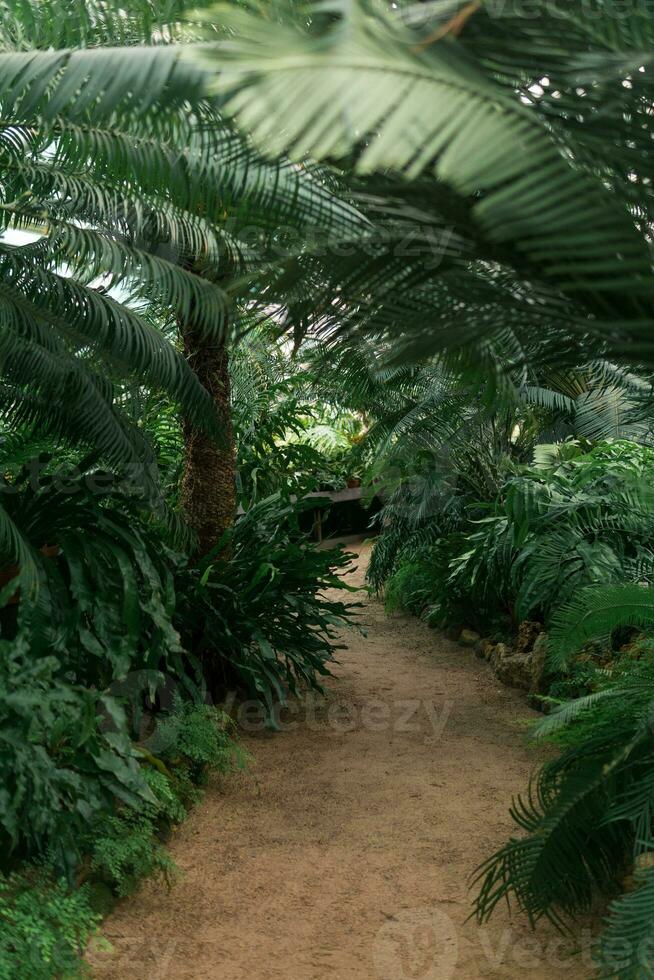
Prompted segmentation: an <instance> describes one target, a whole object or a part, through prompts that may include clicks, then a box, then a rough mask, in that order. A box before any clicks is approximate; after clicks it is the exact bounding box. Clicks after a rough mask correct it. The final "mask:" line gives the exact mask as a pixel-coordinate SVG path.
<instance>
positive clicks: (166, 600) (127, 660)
mask: <svg viewBox="0 0 654 980" xmlns="http://www.w3.org/2000/svg"><path fill="white" fill-rule="evenodd" d="M41 465H42V466H43V467H45V466H46V461H45V460H42V461H41ZM3 491H4V492H3V493H2V495H1V496H2V501H1V503H2V506H1V507H0V544H2V545H4V547H3V548H2V554H3V560H4V561H5V562H6V563H7V564H10V562H12V561H16V562H18V564H19V566H20V575H19V579H17V580H16V582H15V583H14V584H15V585H16V586H17V585H19V584H20V587H21V599H20V602H18V603H14V604H11V603H9V604H6V603H7V602H8V600H9V599H10V598H11V595H12V593H13V592H14V591H15V588H12V583H11V582H10V583H9V584H8V585H6V587H5V590H4V609H3V610H2V617H1V620H0V628H1V630H2V634H3V635H4V636H5V637H7V638H8V639H14V640H20V639H22V638H25V640H26V641H27V642H29V644H30V648H31V650H32V654H33V656H35V657H36V656H43V655H54V656H57V657H58V658H59V659H60V661H61V664H62V670H63V671H64V672H65V673H66V674H68V675H70V674H73V675H74V677H75V680H76V682H77V683H80V684H84V685H87V686H88V685H94V686H95V687H99V688H104V687H106V686H107V685H108V684H109V683H111V681H113V680H114V679H116V678H120V677H123V676H124V675H125V674H126V673H127V672H128V671H130V670H138V669H159V668H160V667H161V666H162V665H166V666H167V668H168V669H169V670H173V669H181V667H182V660H181V655H182V650H181V646H180V643H179V636H178V635H177V633H176V632H175V630H174V629H173V627H172V624H171V619H172V613H173V608H174V589H173V576H172V573H171V570H170V561H169V560H167V554H168V553H167V551H166V548H165V547H164V544H163V542H162V539H161V536H160V535H159V534H158V533H157V531H156V528H155V527H154V525H153V523H152V519H151V515H150V516H149V515H148V512H147V510H144V509H143V508H142V507H141V506H140V504H139V501H138V499H137V498H136V497H135V496H134V495H133V494H130V493H129V492H128V491H127V487H125V486H123V487H122V488H121V485H120V484H119V483H118V482H117V480H116V478H115V477H114V476H113V475H112V474H110V473H106V472H104V471H101V470H98V469H97V467H93V466H92V465H91V463H90V462H89V463H84V462H82V463H81V464H80V465H79V466H78V467H77V469H76V470H75V471H74V472H72V473H70V474H66V473H62V472H59V471H58V472H52V473H51V472H48V471H47V468H46V469H45V470H43V471H42V472H40V474H39V475H38V478H37V479H36V481H35V479H34V473H33V472H32V471H31V468H30V467H24V468H22V469H21V470H20V471H19V472H18V473H17V474H16V476H15V477H14V478H13V480H12V481H11V483H9V484H5V485H4V487H3ZM44 545H48V546H55V547H56V548H58V554H57V555H56V556H53V557H45V556H44V555H43V554H42V553H41V551H40V550H39V549H40V548H41V547H42V546H44Z"/></svg>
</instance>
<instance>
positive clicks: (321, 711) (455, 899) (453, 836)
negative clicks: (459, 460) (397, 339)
mask: <svg viewBox="0 0 654 980" xmlns="http://www.w3.org/2000/svg"><path fill="white" fill-rule="evenodd" d="M359 550H360V551H361V556H360V561H359V568H358V571H357V573H356V577H357V578H358V579H359V580H361V579H362V575H363V567H364V564H365V561H366V558H367V550H366V549H365V548H362V549H359ZM361 620H362V622H363V624H364V625H365V628H366V630H367V637H363V636H361V635H359V634H357V633H355V632H352V633H348V634H347V635H346V636H345V637H344V642H346V643H347V650H344V651H342V653H341V655H340V660H341V664H340V666H339V667H338V669H337V670H336V678H334V679H331V680H330V681H329V682H328V685H327V686H328V695H327V698H326V700H325V701H320V700H317V699H315V700H310V701H309V702H308V703H307V705H304V706H299V705H296V706H295V709H294V710H293V711H292V712H290V713H289V714H288V716H287V718H286V722H285V724H284V728H283V730H282V731H280V732H279V733H277V734H275V735H269V734H267V733H264V732H259V733H252V734H250V735H249V736H247V737H246V738H245V742H246V744H247V747H248V749H249V751H250V752H251V753H252V755H253V756H254V759H255V763H254V765H253V767H251V769H250V771H249V772H248V773H243V774H238V775H235V776H230V777H228V778H223V779H216V780H215V781H214V782H213V783H212V784H211V785H210V787H209V789H208V791H207V793H206V795H205V797H204V800H203V802H202V803H201V805H200V806H199V807H198V808H197V809H196V810H195V811H194V812H193V813H192V815H191V817H190V818H189V820H188V821H187V822H186V823H185V824H184V825H183V826H182V827H181V828H180V829H179V831H178V832H177V833H176V834H175V835H174V838H173V840H172V842H171V850H172V854H173V857H174V859H175V861H176V862H177V864H178V865H179V867H180V868H181V870H182V872H183V876H182V878H181V880H180V881H179V882H178V883H177V884H175V885H174V886H173V888H172V889H171V890H170V891H168V890H167V889H166V886H165V885H163V884H157V883H151V882H148V883H146V884H144V885H143V886H142V888H141V889H140V891H139V892H138V894H137V895H135V896H134V897H133V898H131V899H129V900H128V901H125V902H124V903H122V904H121V905H120V907H119V908H118V909H117V910H116V911H115V912H114V913H113V915H111V916H110V918H109V919H108V920H107V921H106V922H105V924H104V929H103V934H104V936H105V937H106V938H107V939H108V940H109V941H110V943H111V944H112V946H113V953H111V954H109V953H103V952H97V951H96V952H93V953H92V954H91V955H90V956H89V959H90V960H91V962H92V965H93V976H94V977H96V978H112V980H137V978H138V980H268V978H270V980H327V978H329V980H406V978H411V980H451V978H453V980H473V978H489V980H514V978H515V980H518V978H523V977H527V976H528V977H530V978H538V980H550V978H552V980H554V978H561V977H565V978H566V980H582V978H585V977H589V976H592V971H591V969H590V967H589V939H590V936H589V934H588V932H587V930H585V929H580V930H579V932H578V934H577V935H576V937H575V939H574V941H573V942H572V943H565V942H564V941H562V940H561V939H560V938H559V937H558V935H557V933H555V932H554V931H553V930H552V929H551V928H549V927H547V926H543V927H539V929H538V930H537V931H536V933H531V932H530V931H529V929H528V928H527V927H526V925H525V923H524V921H523V920H522V919H521V917H520V916H519V915H518V914H516V915H515V916H514V917H513V918H511V916H510V915H509V913H508V911H507V910H506V909H505V908H502V909H500V910H499V911H498V912H497V913H496V915H495V916H494V918H493V919H492V920H491V923H490V924H489V925H486V926H483V927H481V928H480V927H479V926H478V925H477V924H476V923H474V922H471V921H466V920H467V917H468V915H469V913H470V892H469V876H470V874H471V872H472V871H473V870H474V869H475V867H476V866H477V865H478V864H479V863H480V862H481V861H482V860H483V859H484V858H486V857H487V856H488V855H489V854H490V853H491V852H492V851H493V850H494V849H495V848H496V847H498V846H499V845H500V844H502V843H503V842H504V841H505V840H506V839H507V837H508V835H509V833H510V832H511V820H510V817H509V814H508V806H509V804H510V801H511V797H512V795H514V794H516V793H518V792H521V791H522V790H523V789H524V788H525V786H526V782H527V778H528V774H529V771H530V769H531V767H532V766H533V765H534V763H535V762H536V761H537V756H536V755H535V753H534V750H533V749H529V748H527V747H526V744H525V734H524V732H525V723H526V721H527V720H528V719H529V718H530V717H532V716H533V715H534V713H533V712H532V711H530V709H528V708H527V707H526V705H525V702H524V698H523V696H522V695H521V694H520V693H518V692H515V691H511V690H508V689H507V688H504V687H502V686H500V685H499V684H498V682H497V681H496V680H495V678H494V677H493V675H492V674H491V672H490V670H489V668H488V667H487V665H486V664H485V663H482V662H481V661H480V660H478V659H477V658H476V657H475V656H474V653H473V652H472V651H468V650H465V649H462V648H461V647H459V646H458V645H457V644H455V643H452V642H450V641H448V640H447V639H445V638H443V637H442V636H441V635H439V634H438V633H435V632H434V631H431V630H429V629H428V628H427V627H426V626H425V625H424V624H423V623H421V622H419V621H417V620H415V619H412V618H405V617H390V618H389V617H387V616H386V615H385V613H384V610H383V607H382V606H381V605H380V604H379V603H378V602H376V601H375V600H373V599H370V600H367V601H366V604H365V608H364V609H363V611H362V616H361Z"/></svg>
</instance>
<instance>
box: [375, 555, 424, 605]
mask: <svg viewBox="0 0 654 980" xmlns="http://www.w3.org/2000/svg"><path fill="white" fill-rule="evenodd" d="M433 592H434V570H433V568H432V567H431V566H430V565H429V564H428V563H427V562H425V561H413V562H409V563H407V564H406V565H401V566H400V568H398V569H397V571H396V572H395V573H394V574H393V575H392V576H391V578H390V579H389V581H388V583H387V585H386V593H385V600H386V601H385V606H386V612H389V613H392V612H396V611H397V610H404V611H406V612H411V613H414V615H420V613H421V612H422V611H423V609H424V608H425V606H426V605H427V603H428V602H429V600H430V598H431V597H432V595H433Z"/></svg>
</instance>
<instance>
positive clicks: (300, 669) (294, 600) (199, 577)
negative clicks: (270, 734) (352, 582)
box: [175, 494, 352, 716]
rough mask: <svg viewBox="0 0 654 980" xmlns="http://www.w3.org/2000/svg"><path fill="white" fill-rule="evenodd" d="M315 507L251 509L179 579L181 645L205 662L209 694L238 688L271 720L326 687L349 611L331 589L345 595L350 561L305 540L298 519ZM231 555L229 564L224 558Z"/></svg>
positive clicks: (277, 500) (276, 498) (285, 502)
mask: <svg viewBox="0 0 654 980" xmlns="http://www.w3.org/2000/svg"><path fill="white" fill-rule="evenodd" d="M309 504H310V505H311V506H312V507H313V506H315V504H316V502H315V501H314V500H311V501H302V500H299V501H296V502H292V501H291V500H289V499H288V497H283V496H281V495H280V494H276V495H273V496H272V497H268V498H266V499H264V500H261V501H259V502H257V503H256V504H253V505H252V506H251V507H250V508H249V509H248V510H247V511H246V512H245V513H244V514H243V515H242V516H241V517H240V518H239V519H238V520H237V522H236V524H235V525H234V527H233V528H231V529H229V530H228V531H227V532H226V533H225V535H224V537H223V538H222V539H221V540H220V541H219V542H218V543H217V545H216V548H215V549H214V551H213V552H211V553H209V554H208V555H207V556H206V557H205V558H204V559H203V560H202V561H201V562H197V563H194V564H193V565H191V566H189V567H188V568H187V569H185V570H184V571H183V572H182V573H181V574H180V576H179V577H178V584H177V590H178V594H179V606H178V617H177V619H176V620H175V622H176V624H177V626H178V628H179V630H180V633H181V636H182V638H183V641H184V642H185V644H187V645H188V646H189V647H191V648H192V649H193V650H194V651H195V652H196V653H197V655H198V656H199V657H200V658H201V659H202V660H203V663H204V665H205V675H206V676H207V680H208V683H209V685H210V688H212V689H213V691H214V692H215V693H220V694H223V693H224V692H225V691H226V690H228V689H229V688H230V687H233V686H236V687H238V688H240V689H241V690H243V691H245V692H246V693H247V694H249V695H250V696H251V697H254V698H258V699H261V700H263V701H265V703H266V704H267V706H268V709H269V712H270V713H271V716H272V711H273V706H274V704H275V701H277V700H280V701H282V702H283V701H284V700H285V698H286V696H287V694H288V692H289V691H291V692H294V693H295V692H297V691H298V690H299V689H300V685H308V686H310V687H314V688H319V678H320V677H321V676H325V675H327V674H328V673H329V665H330V663H331V662H333V660H334V653H335V651H336V650H338V649H339V645H338V642H337V635H338V630H339V629H340V628H343V627H344V626H346V625H347V623H348V620H349V618H350V616H351V612H352V604H349V605H346V604H345V603H344V602H343V601H341V600H340V599H337V598H335V597H334V598H333V597H332V596H331V595H329V593H328V590H334V589H336V590H347V589H349V588H351V587H349V586H348V585H347V584H346V583H345V581H344V580H343V578H342V577H339V574H338V573H339V572H340V573H341V574H342V573H343V572H344V571H345V570H346V567H347V565H348V562H349V557H348V556H347V555H346V554H343V553H341V552H340V551H338V550H332V551H319V550H317V549H316V548H315V547H313V546H312V545H311V544H309V543H308V541H307V534H306V532H304V531H303V530H302V529H301V526H300V521H299V518H300V515H301V514H302V513H303V512H304V511H306V510H307V507H308V506H309ZM225 548H229V555H230V557H229V561H228V562H227V561H224V560H222V559H221V557H220V555H221V552H222V551H223V549H225Z"/></svg>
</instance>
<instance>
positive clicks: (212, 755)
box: [146, 698, 248, 782]
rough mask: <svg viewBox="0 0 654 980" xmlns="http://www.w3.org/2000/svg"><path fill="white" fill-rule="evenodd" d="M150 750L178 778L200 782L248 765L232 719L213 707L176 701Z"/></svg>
mask: <svg viewBox="0 0 654 980" xmlns="http://www.w3.org/2000/svg"><path fill="white" fill-rule="evenodd" d="M146 744H147V747H148V749H149V750H150V751H151V752H152V753H153V754H154V755H156V756H157V757H158V758H161V759H163V760H164V761H165V762H166V764H167V765H168V766H169V767H170V768H172V769H173V771H174V773H175V775H176V777H177V778H184V779H186V780H189V779H190V780H191V781H194V782H198V781H199V780H201V779H202V777H203V775H204V774H205V773H207V772H214V771H216V772H223V773H225V772H231V771H232V770H233V769H234V768H242V767H243V766H244V765H245V764H246V763H247V758H248V757H247V755H246V754H245V753H244V752H243V751H242V749H240V747H239V746H238V743H237V742H235V741H234V738H233V734H232V722H231V719H230V717H229V716H228V715H227V714H225V713H224V712H223V711H220V710H219V709H218V708H215V707H214V706H213V705H208V704H203V703H198V704H191V703H186V702H184V701H183V700H181V699H180V698H176V699H175V701H174V704H173V709H172V711H171V712H170V714H168V715H164V716H162V717H160V718H159V720H158V722H157V727H156V731H155V732H154V734H153V735H152V736H150V738H149V739H148V740H147V743H146Z"/></svg>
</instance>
